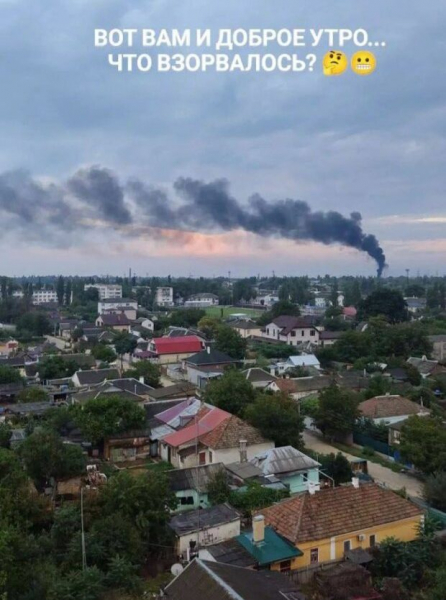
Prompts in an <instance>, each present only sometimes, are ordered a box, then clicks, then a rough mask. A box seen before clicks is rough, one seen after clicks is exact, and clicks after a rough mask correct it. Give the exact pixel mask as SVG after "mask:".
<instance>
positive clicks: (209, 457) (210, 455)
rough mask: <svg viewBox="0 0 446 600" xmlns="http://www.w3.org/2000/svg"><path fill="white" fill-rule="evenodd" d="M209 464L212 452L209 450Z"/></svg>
mask: <svg viewBox="0 0 446 600" xmlns="http://www.w3.org/2000/svg"><path fill="white" fill-rule="evenodd" d="M209 462H210V463H211V462H212V452H211V451H210V450H209Z"/></svg>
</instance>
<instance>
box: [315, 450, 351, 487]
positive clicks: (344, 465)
mask: <svg viewBox="0 0 446 600" xmlns="http://www.w3.org/2000/svg"><path fill="white" fill-rule="evenodd" d="M318 460H319V462H320V463H321V465H322V466H321V471H322V473H323V474H324V473H325V474H326V475H328V476H329V477H331V478H332V479H334V482H335V485H340V484H341V483H348V482H349V481H351V479H352V477H353V472H352V468H351V466H350V463H349V461H348V459H347V458H345V456H344V455H343V454H341V452H338V453H337V454H326V455H319V456H318Z"/></svg>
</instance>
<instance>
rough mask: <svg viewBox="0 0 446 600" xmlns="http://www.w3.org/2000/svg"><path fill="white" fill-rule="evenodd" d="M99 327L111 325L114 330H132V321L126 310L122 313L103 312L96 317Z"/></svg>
mask: <svg viewBox="0 0 446 600" xmlns="http://www.w3.org/2000/svg"><path fill="white" fill-rule="evenodd" d="M96 326H97V327H109V328H110V329H113V330H114V331H127V332H129V331H130V321H129V319H128V318H127V315H126V314H125V312H120V313H106V312H104V313H102V314H101V315H99V317H98V318H97V319H96Z"/></svg>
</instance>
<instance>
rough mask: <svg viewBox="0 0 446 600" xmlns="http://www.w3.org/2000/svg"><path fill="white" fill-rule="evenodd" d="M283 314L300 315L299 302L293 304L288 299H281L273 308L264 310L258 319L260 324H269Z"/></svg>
mask: <svg viewBox="0 0 446 600" xmlns="http://www.w3.org/2000/svg"><path fill="white" fill-rule="evenodd" d="M283 315H290V316H292V317H299V316H300V309H299V307H298V306H297V304H293V303H292V302H290V301H287V300H280V301H279V302H276V303H275V304H273V306H272V308H271V310H268V311H266V312H264V313H263V315H262V316H261V317H259V318H258V319H257V323H258V324H259V325H268V323H271V321H273V320H274V319H277V317H281V316H283Z"/></svg>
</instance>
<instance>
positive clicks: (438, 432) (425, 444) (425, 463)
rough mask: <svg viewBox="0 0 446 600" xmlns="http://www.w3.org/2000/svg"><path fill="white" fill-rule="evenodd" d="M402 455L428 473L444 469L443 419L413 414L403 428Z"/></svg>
mask: <svg viewBox="0 0 446 600" xmlns="http://www.w3.org/2000/svg"><path fill="white" fill-rule="evenodd" d="M400 451H401V455H402V456H403V457H404V459H405V460H407V461H408V462H409V463H412V464H413V465H415V467H416V468H417V469H419V470H420V471H422V472H423V473H426V474H432V473H435V472H437V471H441V470H443V469H444V465H445V464H446V428H445V427H444V425H443V423H442V421H441V419H436V418H432V417H418V416H412V417H409V419H407V421H406V422H405V424H404V425H403V427H402V429H401V440H400Z"/></svg>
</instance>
